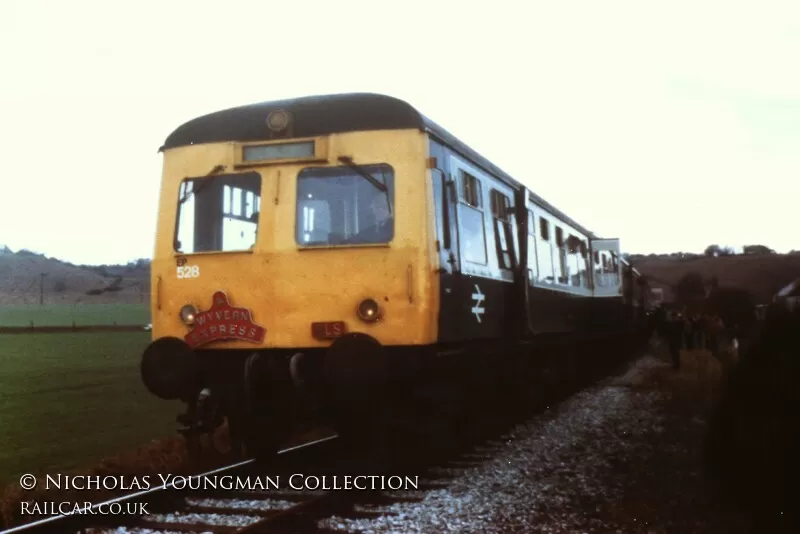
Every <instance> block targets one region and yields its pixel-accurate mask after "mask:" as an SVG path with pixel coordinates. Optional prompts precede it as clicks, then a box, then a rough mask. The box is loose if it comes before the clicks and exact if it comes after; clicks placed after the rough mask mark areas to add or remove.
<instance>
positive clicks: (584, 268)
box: [581, 239, 592, 288]
mask: <svg viewBox="0 0 800 534" xmlns="http://www.w3.org/2000/svg"><path fill="white" fill-rule="evenodd" d="M591 272H592V257H591V256H590V255H589V246H588V245H587V244H586V240H585V239H584V240H582V241H581V284H582V285H583V287H587V288H588V287H590V285H589V280H590V278H591V277H590V273H591Z"/></svg>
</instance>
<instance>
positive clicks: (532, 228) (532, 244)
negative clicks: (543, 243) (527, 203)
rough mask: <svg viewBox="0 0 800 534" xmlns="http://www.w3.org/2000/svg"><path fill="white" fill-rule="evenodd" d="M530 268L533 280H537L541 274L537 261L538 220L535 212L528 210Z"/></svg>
mask: <svg viewBox="0 0 800 534" xmlns="http://www.w3.org/2000/svg"><path fill="white" fill-rule="evenodd" d="M527 238H528V269H529V270H530V275H529V277H531V278H532V279H533V280H536V278H537V277H538V274H539V265H538V261H537V256H538V254H537V253H536V221H535V218H534V216H533V212H532V211H531V210H528V236H527Z"/></svg>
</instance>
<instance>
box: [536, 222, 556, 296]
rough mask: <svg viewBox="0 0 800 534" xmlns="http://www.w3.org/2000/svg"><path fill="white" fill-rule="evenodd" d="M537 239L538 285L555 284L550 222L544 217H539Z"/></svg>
mask: <svg viewBox="0 0 800 534" xmlns="http://www.w3.org/2000/svg"><path fill="white" fill-rule="evenodd" d="M539 237H540V239H538V240H537V243H536V260H537V264H538V267H539V278H538V280H539V283H541V284H554V283H555V276H556V273H555V265H554V262H553V245H552V242H551V241H550V222H549V221H548V220H547V219H546V218H545V216H544V215H539Z"/></svg>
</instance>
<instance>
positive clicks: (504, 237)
mask: <svg viewBox="0 0 800 534" xmlns="http://www.w3.org/2000/svg"><path fill="white" fill-rule="evenodd" d="M490 199H491V209H492V218H493V220H494V237H495V242H496V243H497V259H498V262H499V264H500V268H501V269H513V268H514V267H515V266H516V255H515V254H514V248H513V247H512V243H513V242H514V235H513V231H512V229H511V227H512V225H511V215H512V213H513V210H512V209H511V200H510V199H509V198H508V197H507V196H506V195H504V194H503V193H501V192H500V191H497V190H496V189H492V190H491V193H490Z"/></svg>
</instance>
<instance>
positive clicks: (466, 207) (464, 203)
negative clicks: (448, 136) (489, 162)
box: [458, 170, 488, 265]
mask: <svg viewBox="0 0 800 534" xmlns="http://www.w3.org/2000/svg"><path fill="white" fill-rule="evenodd" d="M459 198H460V202H459V210H458V213H459V215H458V225H459V229H458V232H459V239H460V240H461V251H462V255H463V258H464V260H465V261H468V262H470V263H476V264H478V265H486V264H487V263H488V256H487V253H486V224H485V223H484V214H483V197H482V193H481V182H480V180H478V178H476V177H475V176H472V175H471V174H469V173H468V172H465V171H463V170H462V171H461V194H460V197H459Z"/></svg>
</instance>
